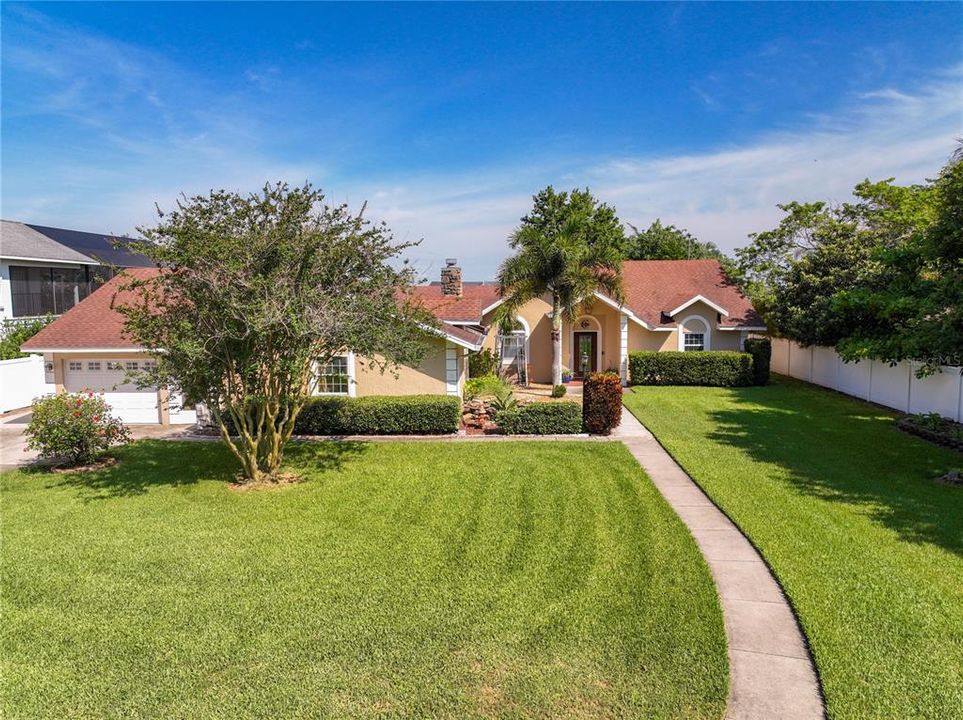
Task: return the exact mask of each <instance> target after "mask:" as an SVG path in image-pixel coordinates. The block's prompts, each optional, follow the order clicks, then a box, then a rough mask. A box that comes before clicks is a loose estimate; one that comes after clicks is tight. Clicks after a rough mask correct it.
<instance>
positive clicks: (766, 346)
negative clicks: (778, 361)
mask: <svg viewBox="0 0 963 720" xmlns="http://www.w3.org/2000/svg"><path fill="white" fill-rule="evenodd" d="M743 347H745V350H746V352H747V353H749V354H750V355H752V381H753V384H755V385H768V384H769V363H770V361H771V360H772V341H771V340H769V338H749V339H747V340H746V342H745V344H744V345H743Z"/></svg>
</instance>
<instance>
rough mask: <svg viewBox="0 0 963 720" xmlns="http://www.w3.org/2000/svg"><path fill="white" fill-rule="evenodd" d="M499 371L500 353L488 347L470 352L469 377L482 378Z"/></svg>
mask: <svg viewBox="0 0 963 720" xmlns="http://www.w3.org/2000/svg"><path fill="white" fill-rule="evenodd" d="M497 372H498V355H496V354H495V353H493V352H492V351H491V350H489V349H488V348H485V349H484V350H479V351H478V352H472V353H468V377H470V378H480V377H484V376H486V375H495V374H496V373H497Z"/></svg>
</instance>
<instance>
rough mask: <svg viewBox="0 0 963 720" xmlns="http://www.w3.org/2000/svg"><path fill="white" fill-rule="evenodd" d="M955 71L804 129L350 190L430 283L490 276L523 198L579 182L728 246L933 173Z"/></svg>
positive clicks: (948, 128)
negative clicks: (865, 192) (405, 242)
mask: <svg viewBox="0 0 963 720" xmlns="http://www.w3.org/2000/svg"><path fill="white" fill-rule="evenodd" d="M960 80H961V73H960V72H959V70H958V69H956V70H954V71H952V72H949V73H948V74H947V76H946V77H944V78H941V79H940V80H939V81H937V82H934V83H932V84H930V85H928V86H926V87H924V88H922V89H920V90H919V91H918V92H916V93H914V94H912V95H909V94H907V93H903V92H895V91H892V90H884V91H880V92H876V93H866V94H864V96H863V97H859V98H855V99H854V102H853V103H851V104H849V105H847V106H846V107H844V108H841V109H840V110H839V111H838V112H837V113H834V114H831V115H822V116H819V117H816V118H813V119H812V122H811V124H810V126H809V127H808V129H799V130H794V131H792V132H780V133H771V134H768V135H765V136H762V137H760V138H758V139H757V140H756V141H755V142H752V143H746V144H743V145H740V146H737V147H725V148H718V149H716V150H713V151H710V152H703V153H693V154H688V155H677V156H650V157H613V158H608V159H605V160H604V161H598V162H594V163H593V162H582V163H572V164H567V165H564V166H563V165H559V164H557V163H555V164H553V163H549V162H538V163H532V164H528V165H519V166H514V167H504V168H488V169H486V170H484V171H483V172H473V173H458V174H453V175H444V176H432V177H410V178H406V179H404V180H401V181H397V182H395V183H393V184H392V185H390V186H387V185H385V186H383V185H379V184H377V183H372V184H370V185H367V186H364V187H362V188H359V189H357V190H356V191H355V192H356V193H357V194H358V197H368V198H370V203H369V206H370V208H371V210H372V211H373V212H374V213H376V214H377V215H378V216H379V217H383V218H385V219H386V220H387V221H388V222H389V224H390V225H391V226H392V227H393V228H394V229H395V231H396V233H398V234H399V235H400V236H403V237H406V238H417V237H424V238H425V242H424V244H423V246H422V247H421V248H419V251H418V253H417V255H418V262H419V267H422V268H423V269H425V270H426V271H427V272H428V274H430V275H432V276H434V275H435V274H436V273H437V269H438V267H439V266H440V265H441V263H442V261H443V258H445V257H449V256H458V257H459V258H461V259H462V264H463V266H464V267H465V268H466V274H467V275H468V276H471V277H476V278H479V277H486V276H487V277H490V276H491V275H492V274H493V273H494V271H495V268H496V267H497V263H498V261H499V260H500V259H501V258H502V257H504V255H505V254H506V251H507V246H506V238H507V236H508V234H509V233H510V232H511V230H512V228H513V227H514V226H515V225H516V223H517V221H518V218H519V217H520V216H521V215H523V214H524V213H525V211H526V210H527V209H528V207H529V203H530V195H531V193H532V192H534V191H536V190H538V189H539V188H541V187H544V186H545V185H546V184H548V183H553V184H555V185H556V187H562V188H567V187H570V186H572V185H578V186H584V185H588V186H590V187H591V188H592V190H593V192H594V193H595V194H596V195H597V196H598V197H600V198H601V199H603V200H605V201H606V202H608V203H610V204H612V205H614V206H615V207H616V209H617V210H618V212H619V216H620V217H621V218H622V219H623V220H625V221H628V222H631V223H633V224H635V225H642V226H645V225H647V224H648V223H649V222H651V221H652V220H654V219H655V218H656V217H661V218H662V219H663V220H664V221H666V222H671V223H674V224H676V225H680V226H683V227H686V228H688V229H689V230H690V231H692V232H693V233H694V234H696V235H697V236H698V237H700V238H702V239H705V240H712V241H713V242H715V243H716V244H717V245H719V246H720V247H721V248H723V249H724V250H728V251H731V250H733V249H734V248H736V247H738V246H740V245H744V244H745V243H746V238H747V235H748V234H749V233H751V232H756V231H759V230H764V229H767V228H769V227H772V226H774V225H775V224H776V223H777V222H778V220H779V217H780V212H779V210H778V209H777V208H776V204H777V203H782V202H787V201H790V200H831V201H837V202H839V201H843V200H846V199H848V198H849V197H850V196H851V192H852V189H853V186H854V185H856V183H858V182H859V181H861V180H863V179H865V178H870V179H874V180H878V179H883V178H888V177H895V178H896V180H897V182H900V183H913V182H920V181H923V180H925V179H926V178H927V177H932V176H934V175H935V174H936V173H937V172H938V171H939V169H940V167H941V166H942V165H943V164H944V163H945V162H946V160H947V159H948V157H949V155H950V154H951V153H952V151H953V149H954V147H955V144H956V138H958V137H959V136H960V135H961V134H963V118H961V115H960V110H959V109H960V107H963V90H961V85H960Z"/></svg>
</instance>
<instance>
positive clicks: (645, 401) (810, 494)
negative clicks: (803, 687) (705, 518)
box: [625, 379, 963, 720]
mask: <svg viewBox="0 0 963 720" xmlns="http://www.w3.org/2000/svg"><path fill="white" fill-rule="evenodd" d="M625 402H626V405H627V406H628V407H629V408H630V409H631V411H632V412H633V413H634V414H635V415H636V416H637V417H638V418H639V419H640V420H641V421H642V422H643V423H645V425H646V426H647V427H648V428H649V429H650V430H651V431H652V432H653V433H654V434H655V435H656V437H657V438H658V439H659V441H660V442H661V443H662V444H663V445H665V447H666V448H667V449H668V450H669V452H670V453H671V454H672V455H673V456H674V457H675V458H676V460H678V461H679V463H680V464H681V465H682V466H683V467H684V468H685V469H686V471H687V472H688V473H689V474H690V475H691V476H692V477H693V478H694V479H695V480H696V481H697V482H698V483H699V484H700V485H701V486H702V487H703V489H705V491H706V492H707V493H708V494H709V495H710V496H711V497H712V499H713V500H714V501H715V502H716V503H717V504H719V505H720V506H721V507H722V508H723V509H724V510H725V511H726V513H728V514H729V516H730V517H732V519H733V520H734V521H735V522H736V523H737V524H738V525H739V527H740V528H741V529H742V530H743V531H744V532H746V533H747V534H748V535H749V537H750V538H751V539H752V541H753V542H754V543H755V544H756V546H757V547H758V548H759V549H760V551H761V552H762V554H763V555H764V556H765V558H766V560H767V561H768V562H769V563H770V565H771V566H772V568H773V570H774V571H775V573H776V575H777V576H778V578H779V580H780V582H781V583H782V585H783V587H784V588H785V589H786V592H787V593H788V595H789V598H790V600H791V601H792V603H793V605H794V606H795V608H796V610H797V611H798V613H799V616H800V619H801V622H802V624H803V627H804V630H805V632H806V635H807V636H808V638H809V641H810V643H811V646H812V649H813V653H814V657H815V661H816V664H817V667H818V669H819V672H820V676H821V681H822V684H823V688H824V690H825V694H826V699H827V703H828V711H829V714H830V715H831V716H832V717H833V718H854V719H855V718H859V719H861V720H862V719H863V718H880V719H883V718H897V717H899V718H933V719H934V720H943V719H945V718H948V717H963V491H961V489H960V488H954V487H948V486H946V485H941V484H939V483H937V482H934V479H935V478H937V477H938V476H940V475H941V474H943V473H945V472H946V471H947V470H948V469H950V468H953V467H963V455H960V454H959V453H955V452H952V451H949V450H945V449H943V448H940V447H937V446H934V445H931V444H929V443H926V442H924V441H922V440H920V439H918V438H915V437H912V436H909V435H906V434H904V433H901V432H899V431H898V430H897V429H896V427H895V423H894V414H893V413H890V412H888V411H885V410H882V409H880V408H879V407H876V406H873V405H869V404H867V403H864V402H861V401H858V400H854V399H850V398H847V397H845V396H842V395H839V394H837V393H832V392H829V391H826V390H822V389H820V388H817V387H815V386H811V385H806V384H804V383H800V382H796V381H791V380H787V379H776V381H775V382H774V383H773V384H772V385H770V386H767V387H758V388H741V389H723V388H681V387H665V388H657V387H638V388H634V391H633V393H632V394H630V395H627V396H626V399H625Z"/></svg>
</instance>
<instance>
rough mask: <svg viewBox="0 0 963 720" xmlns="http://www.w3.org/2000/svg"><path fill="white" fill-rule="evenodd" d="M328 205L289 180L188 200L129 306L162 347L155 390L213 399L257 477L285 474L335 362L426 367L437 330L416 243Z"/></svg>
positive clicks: (166, 218)
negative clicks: (422, 302)
mask: <svg viewBox="0 0 963 720" xmlns="http://www.w3.org/2000/svg"><path fill="white" fill-rule="evenodd" d="M323 200H324V196H323V194H322V193H321V192H320V191H319V190H316V189H314V188H313V187H312V186H311V185H310V184H305V185H304V186H303V187H297V188H290V187H289V186H288V185H286V184H283V183H277V184H268V185H265V187H264V189H263V191H262V192H261V193H259V194H251V195H247V196H243V195H241V194H238V193H235V192H226V191H223V190H221V191H216V192H215V191H212V192H211V193H210V194H209V195H207V196H200V195H199V196H194V197H186V196H185V197H182V198H181V199H180V200H179V201H178V202H177V205H176V209H174V210H173V211H170V212H163V211H161V210H160V209H159V208H158V215H159V221H158V223H157V225H155V226H154V227H148V228H139V231H140V232H141V234H142V235H143V237H144V240H143V241H140V242H138V243H136V245H135V247H134V248H133V249H134V250H136V251H138V252H141V253H143V254H144V255H146V256H147V257H149V258H150V259H151V260H153V261H154V262H155V263H156V264H157V266H158V267H159V268H161V271H160V272H159V273H156V274H154V275H152V276H150V277H146V278H144V277H135V278H134V279H132V280H129V281H128V283H127V286H126V287H127V288H128V289H130V290H132V291H135V292H134V295H133V296H134V297H137V298H138V299H137V301H136V302H126V304H124V305H123V306H122V307H120V308H119V310H120V311H121V312H122V313H123V315H124V316H125V323H126V325H125V332H126V334H127V335H128V336H129V337H131V338H132V339H133V340H135V341H136V342H137V343H138V344H139V345H142V346H143V347H146V348H151V349H154V350H155V351H156V357H157V364H156V368H155V369H154V370H152V371H151V372H150V376H149V377H143V378H141V381H142V382H150V383H151V384H154V383H156V384H158V385H159V386H160V387H170V388H171V389H172V390H174V391H177V392H181V393H183V394H184V396H185V398H187V399H188V400H191V401H195V402H203V403H205V404H206V405H207V407H208V408H209V409H210V412H211V415H212V418H213V420H214V421H215V423H216V424H217V427H218V428H219V429H220V433H221V438H222V439H223V441H224V443H225V444H226V445H227V446H228V448H230V450H231V452H232V453H233V455H234V457H235V458H237V460H238V462H239V463H240V464H241V467H242V470H243V476H244V477H245V478H246V479H247V480H251V481H259V480H262V479H270V478H271V477H272V476H273V475H275V474H276V473H277V471H278V468H279V467H280V464H281V461H282V459H283V452H284V446H285V443H286V442H287V441H288V439H289V438H290V437H291V433H292V432H293V430H294V423H295V420H296V419H297V417H298V413H299V412H300V411H301V409H302V408H303V407H304V404H305V401H306V400H307V398H308V396H309V395H310V394H311V391H312V389H313V388H314V387H315V386H316V383H317V382H318V372H319V368H320V367H321V366H322V365H323V364H324V363H326V362H329V361H330V360H331V359H332V358H333V357H334V356H336V355H339V354H342V353H343V352H345V351H346V350H352V351H354V352H356V353H358V354H359V355H361V356H363V357H365V358H368V359H369V360H368V362H370V363H371V364H372V365H374V366H378V367H380V369H381V371H382V372H384V371H385V370H391V369H393V368H394V367H395V366H396V365H397V364H398V363H405V364H417V363H418V362H420V361H421V359H422V358H423V356H424V354H425V352H426V351H427V343H426V339H427V333H428V332H430V331H431V328H432V327H433V326H434V325H435V324H436V321H435V320H434V318H433V317H432V316H431V315H429V314H428V313H427V312H425V311H424V310H423V309H420V308H418V307H417V306H414V305H412V304H411V302H410V301H409V300H408V294H407V289H408V288H409V287H410V285H411V284H412V282H413V281H414V280H415V277H414V272H413V270H412V268H411V267H410V266H408V265H407V263H406V262H400V255H401V254H402V253H403V252H404V251H405V250H406V249H407V248H409V247H410V246H411V245H412V244H411V243H396V242H394V241H393V238H392V235H391V233H390V231H389V230H388V228H387V227H386V226H385V225H384V224H383V223H382V224H373V223H371V222H369V221H367V220H366V219H365V218H364V208H363V207H362V209H361V211H360V212H357V213H353V212H351V211H349V209H348V208H347V207H346V206H344V205H342V206H337V207H333V206H329V205H325V204H324V203H323ZM232 435H234V437H232Z"/></svg>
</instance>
